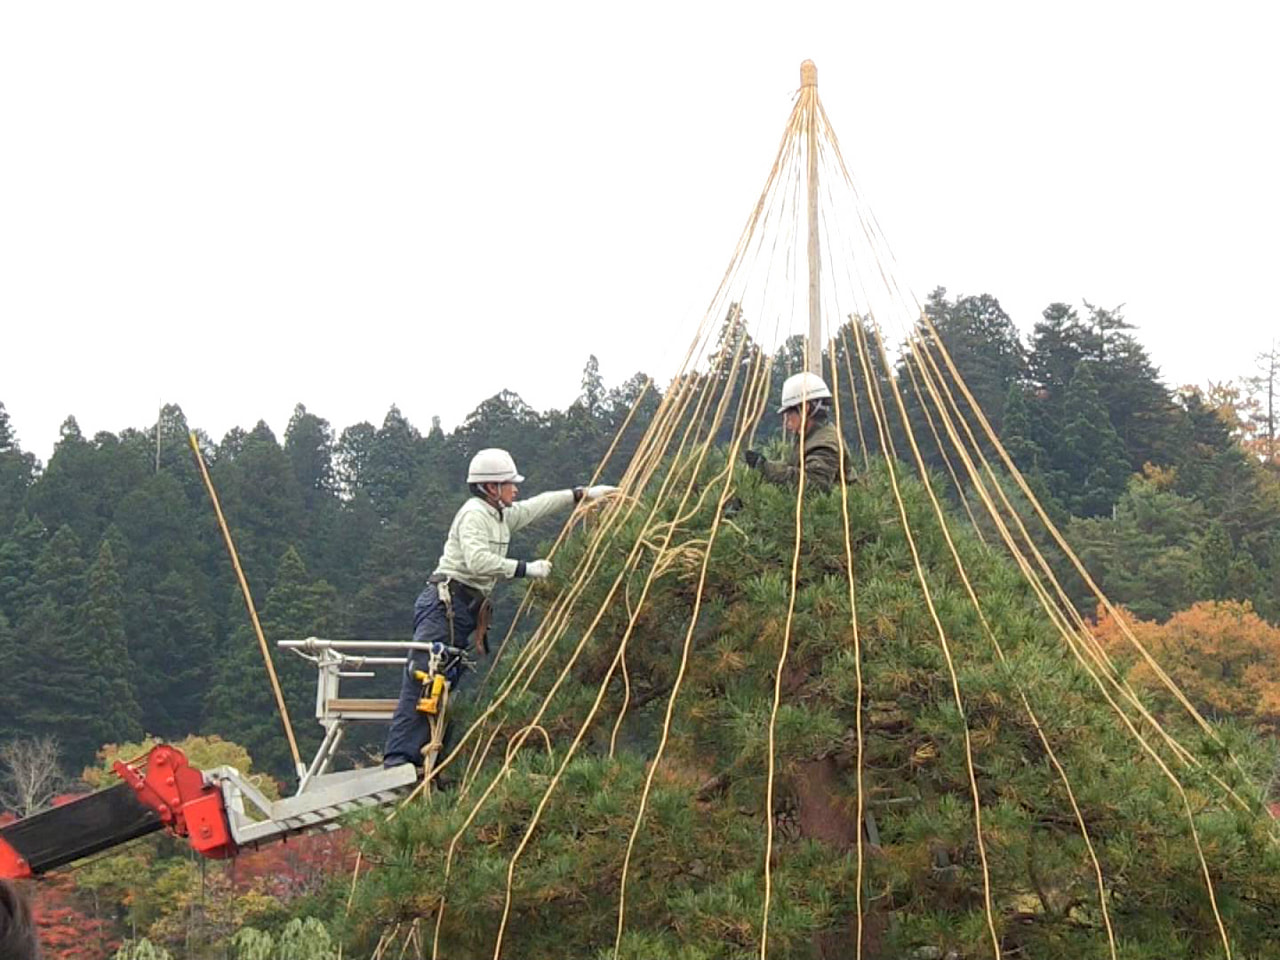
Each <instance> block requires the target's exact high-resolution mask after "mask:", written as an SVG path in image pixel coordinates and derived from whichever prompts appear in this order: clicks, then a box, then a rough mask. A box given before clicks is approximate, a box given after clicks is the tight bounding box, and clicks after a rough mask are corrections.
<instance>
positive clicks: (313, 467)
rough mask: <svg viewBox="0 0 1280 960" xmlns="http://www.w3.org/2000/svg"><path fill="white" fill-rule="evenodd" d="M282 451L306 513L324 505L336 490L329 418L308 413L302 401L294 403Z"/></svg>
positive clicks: (331, 430) (331, 431)
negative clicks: (300, 490) (300, 492)
mask: <svg viewBox="0 0 1280 960" xmlns="http://www.w3.org/2000/svg"><path fill="white" fill-rule="evenodd" d="M284 452H285V456H287V457H288V458H289V463H290V464H291V465H292V466H293V475H294V477H295V479H297V481H298V486H299V487H300V488H301V489H302V502H303V506H304V507H305V508H306V510H307V511H308V513H309V514H310V513H311V512H312V511H315V510H317V509H318V508H320V507H321V506H325V505H327V504H328V502H329V501H330V499H331V498H332V497H333V496H334V494H335V492H336V490H337V481H336V479H335V476H334V469H333V428H332V427H331V426H329V421H328V420H324V419H322V418H320V417H317V416H316V415H315V414H313V413H308V412H307V408H306V407H304V406H303V405H302V404H298V405H297V406H295V407H294V408H293V416H292V417H290V419H289V426H288V428H286V430H285V433H284Z"/></svg>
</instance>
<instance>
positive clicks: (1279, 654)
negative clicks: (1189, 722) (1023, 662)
mask: <svg viewBox="0 0 1280 960" xmlns="http://www.w3.org/2000/svg"><path fill="white" fill-rule="evenodd" d="M1121 616H1126V615H1125V614H1123V613H1122V614H1121ZM1126 621H1127V623H1128V625H1129V627H1130V630H1131V631H1132V633H1133V635H1134V637H1136V638H1137V640H1138V641H1139V642H1140V643H1141V644H1142V645H1143V646H1144V647H1145V648H1146V649H1147V651H1148V652H1149V653H1150V654H1151V655H1152V657H1154V658H1155V660H1156V662H1158V663H1159V664H1160V666H1161V667H1162V668H1163V669H1164V670H1165V672H1166V673H1168V674H1169V676H1170V677H1172V678H1173V681H1174V683H1176V684H1177V685H1178V686H1179V687H1180V688H1181V689H1182V691H1183V693H1185V694H1186V696H1187V697H1188V698H1189V699H1190V700H1191V702H1192V703H1193V704H1195V706H1196V707H1197V708H1198V709H1199V710H1200V711H1201V712H1202V713H1204V714H1205V715H1206V716H1209V717H1211V718H1223V719H1226V718H1230V719H1234V720H1238V721H1242V722H1245V723H1248V724H1252V725H1256V726H1257V727H1259V728H1260V729H1262V730H1264V731H1267V732H1271V733H1275V732H1276V731H1277V730H1280V627H1276V626H1273V625H1272V624H1270V623H1267V622H1266V621H1265V620H1263V619H1262V618H1261V617H1260V616H1258V614H1257V613H1256V612H1255V611H1254V609H1253V606H1252V605H1251V604H1250V603H1249V602H1248V601H1244V602H1238V601H1234V600H1225V601H1212V600H1210V601H1203V602H1201V603H1197V604H1194V605H1193V606H1191V607H1190V608H1189V609H1187V610H1183V611H1181V612H1179V613H1176V614H1174V615H1173V616H1172V617H1170V618H1169V619H1168V620H1167V621H1166V622H1164V623H1156V622H1154V621H1148V620H1136V619H1132V618H1129V617H1127V616H1126ZM1097 635H1098V638H1099V640H1100V641H1101V642H1102V644H1103V645H1104V647H1106V648H1107V649H1108V650H1109V651H1110V652H1111V653H1112V654H1113V655H1114V656H1116V657H1117V658H1119V659H1121V660H1122V661H1127V662H1130V663H1132V665H1133V666H1132V669H1131V670H1130V672H1129V680H1130V682H1132V683H1133V684H1134V685H1135V686H1139V687H1142V688H1146V689H1150V690H1152V691H1161V695H1163V691H1164V690H1165V687H1164V685H1163V683H1161V681H1160V680H1159V679H1158V678H1157V677H1156V676H1155V674H1154V671H1153V670H1152V669H1151V667H1150V665H1149V664H1148V663H1147V662H1146V660H1145V659H1144V658H1142V657H1141V655H1140V654H1139V653H1138V651H1137V650H1136V649H1135V648H1134V647H1133V645H1132V643H1131V642H1130V641H1129V640H1128V639H1127V637H1126V636H1125V633H1124V630H1123V628H1122V626H1121V624H1120V623H1119V622H1117V620H1116V618H1115V617H1112V616H1108V615H1103V616H1102V617H1101V618H1100V619H1099V622H1098V629H1097Z"/></svg>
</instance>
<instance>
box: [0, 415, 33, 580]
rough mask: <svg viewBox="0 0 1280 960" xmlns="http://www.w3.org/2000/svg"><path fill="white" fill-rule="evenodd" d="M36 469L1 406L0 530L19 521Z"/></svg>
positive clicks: (31, 456) (7, 528)
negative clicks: (19, 442)
mask: <svg viewBox="0 0 1280 960" xmlns="http://www.w3.org/2000/svg"><path fill="white" fill-rule="evenodd" d="M36 466H37V464H36V458H35V457H34V456H33V455H32V454H29V453H23V452H22V448H21V447H20V446H19V445H18V438H17V436H16V435H15V434H14V432H13V428H12V426H11V425H10V423H9V413H8V411H6V410H5V408H4V404H3V403H0V531H6V530H9V529H10V528H11V527H12V526H13V524H14V522H15V521H16V520H17V518H18V513H19V512H20V511H21V510H22V507H23V504H24V503H25V502H26V497H27V491H28V490H29V489H30V487H31V484H32V483H33V482H34V480H35V475H36ZM0 605H2V603H0Z"/></svg>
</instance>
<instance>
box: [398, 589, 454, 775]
mask: <svg viewBox="0 0 1280 960" xmlns="http://www.w3.org/2000/svg"><path fill="white" fill-rule="evenodd" d="M452 606H453V632H452V633H450V631H449V617H448V613H447V610H446V607H445V605H444V603H442V602H441V600H440V593H439V590H438V588H437V586H436V584H434V583H429V584H427V586H426V589H425V590H423V591H422V593H420V594H418V599H417V601H416V602H415V603H414V605H413V642H414V643H447V644H450V645H452V646H455V647H465V646H466V644H467V638H468V637H470V636H471V633H472V631H474V630H475V628H476V614H475V612H474V611H472V610H471V609H470V608H469V607H468V605H467V602H466V601H465V600H464V599H463V598H462V597H460V596H457V595H456V594H455V595H454V598H453V603H452ZM430 659H431V654H430V652H429V651H427V650H414V651H413V652H412V654H411V655H410V657H409V659H408V661H407V662H406V663H405V666H404V680H403V682H402V683H401V685H400V702H399V703H397V704H396V712H395V715H394V716H393V717H392V718H391V729H390V730H389V731H387V745H386V747H385V748H384V749H383V751H382V765H383V766H384V767H394V766H396V765H398V764H401V763H416V764H418V765H419V766H421V764H422V748H423V747H424V746H425V745H426V744H427V743H428V742H429V741H430V740H431V719H430V717H429V715H428V714H425V713H419V712H418V699H419V698H420V697H421V696H422V681H421V680H415V679H414V677H413V673H414V671H415V670H422V671H426V669H427V667H428V666H429V662H430ZM446 676H447V678H448V680H449V684H450V687H451V690H450V694H449V695H450V698H451V699H452V697H453V696H454V695H456V694H457V692H458V685H459V682H460V681H461V679H462V676H461V671H455V672H454V674H453V675H448V674H446Z"/></svg>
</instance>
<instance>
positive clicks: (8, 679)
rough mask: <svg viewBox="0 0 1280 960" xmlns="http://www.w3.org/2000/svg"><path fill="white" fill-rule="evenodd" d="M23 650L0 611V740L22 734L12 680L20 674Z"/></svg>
mask: <svg viewBox="0 0 1280 960" xmlns="http://www.w3.org/2000/svg"><path fill="white" fill-rule="evenodd" d="M24 670H25V665H24V663H23V650H22V648H21V645H20V644H19V643H18V635H17V634H16V633H15V632H14V630H13V627H12V626H10V624H9V618H8V617H6V616H5V615H4V611H3V610H0V677H4V678H5V680H4V682H3V683H0V743H3V742H4V741H6V740H12V739H14V738H16V737H18V736H21V735H22V734H23V733H25V726H24V724H23V719H24V717H23V714H24V712H25V711H24V708H23V703H22V696H21V695H22V692H23V691H22V690H21V689H20V688H19V686H18V684H17V683H16V680H17V679H18V678H20V677H22V676H23V673H24Z"/></svg>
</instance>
